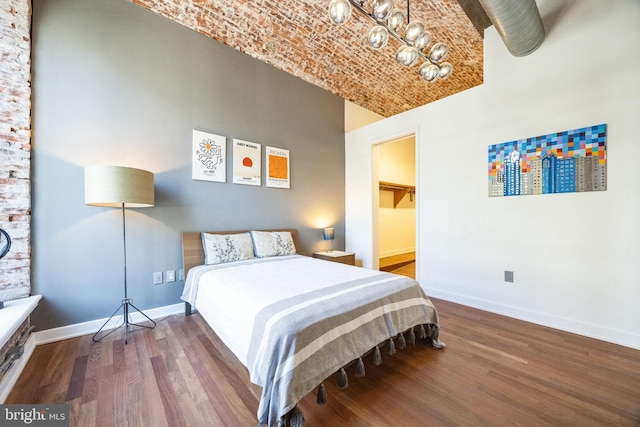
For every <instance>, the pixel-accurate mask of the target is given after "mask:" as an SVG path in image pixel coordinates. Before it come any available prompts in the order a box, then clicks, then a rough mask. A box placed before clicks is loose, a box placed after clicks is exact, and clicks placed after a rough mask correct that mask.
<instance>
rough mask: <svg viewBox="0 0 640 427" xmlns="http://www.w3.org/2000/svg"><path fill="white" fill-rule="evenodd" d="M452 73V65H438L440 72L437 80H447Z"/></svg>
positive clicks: (446, 63) (444, 63)
mask: <svg viewBox="0 0 640 427" xmlns="http://www.w3.org/2000/svg"><path fill="white" fill-rule="evenodd" d="M452 72H453V65H451V64H449V63H448V62H443V63H442V64H440V71H439V72H438V78H440V79H443V80H444V79H446V78H448V77H449V76H450V75H451V73H452Z"/></svg>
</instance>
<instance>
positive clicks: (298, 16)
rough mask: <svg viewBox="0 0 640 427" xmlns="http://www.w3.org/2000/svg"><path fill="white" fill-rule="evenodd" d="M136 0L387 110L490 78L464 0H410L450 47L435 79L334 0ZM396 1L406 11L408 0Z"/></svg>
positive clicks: (353, 99)
mask: <svg viewBox="0 0 640 427" xmlns="http://www.w3.org/2000/svg"><path fill="white" fill-rule="evenodd" d="M130 1H132V2H133V3H135V4H138V5H140V6H142V7H144V8H146V9H149V10H151V11H153V12H156V13H158V14H160V15H162V16H164V17H167V18H169V19H171V20H172V21H175V22H178V23H180V24H182V25H184V26H186V27H188V28H191V29H193V30H195V31H197V32H199V33H202V34H204V35H206V36H208V37H211V38H213V39H216V40H218V41H220V42H222V43H224V44H226V45H228V46H231V47H233V48H235V49H237V50H239V51H241V52H244V53H246V54H248V55H250V56H252V57H254V58H256V59H259V60H261V61H263V62H266V63H268V64H271V65H273V66H274V67H276V68H278V69H280V70H283V71H285V72H287V73H289V74H292V75H294V76H297V77H300V78H301V79H303V80H305V81H307V82H309V83H311V84H314V85H316V86H319V87H321V88H324V89H326V90H328V91H330V92H332V93H335V94H336V95H338V96H340V97H342V98H345V99H348V100H349V101H351V102H353V103H355V104H357V105H360V106H362V107H364V108H366V109H368V110H371V111H374V112H376V113H378V114H380V115H382V116H385V117H388V116H392V115H395V114H398V113H401V112H403V111H407V110H410V109H412V108H416V107H419V106H421V105H424V104H427V103H429V102H433V101H436V100H438V99H441V98H444V97H447V96H449V95H453V94H455V93H458V92H461V91H463V90H466V89H469V88H472V87H474V86H477V85H480V84H482V78H483V43H482V35H481V33H480V32H479V31H478V30H476V28H475V27H474V25H473V24H472V22H471V21H470V20H469V18H468V17H467V15H466V14H465V12H464V10H463V9H462V7H461V6H460V5H459V3H458V1H457V0H414V1H411V3H410V13H411V17H410V18H411V20H412V21H413V20H417V19H419V20H422V21H423V22H424V24H425V27H426V28H427V30H428V31H430V32H431V35H432V40H433V41H434V42H437V41H442V42H444V43H446V44H447V45H448V46H449V55H448V56H447V59H446V61H448V62H450V63H451V64H452V65H453V74H452V75H451V77H449V78H448V79H447V80H438V81H436V82H434V83H428V82H426V81H424V80H423V79H422V78H420V76H419V74H418V66H417V65H416V66H414V67H412V68H405V67H403V66H401V65H399V64H398V63H397V62H396V60H395V51H396V49H397V47H398V46H399V44H398V41H396V40H395V39H393V38H392V37H390V38H389V43H388V45H387V46H386V47H385V48H383V49H381V50H374V49H372V48H370V47H369V46H368V45H367V44H366V34H367V31H368V29H369V28H370V27H371V21H370V20H369V19H367V18H366V17H365V16H363V15H362V14H361V13H359V12H357V11H356V10H355V9H354V11H353V12H352V16H351V19H350V20H349V22H347V23H346V24H344V25H342V26H336V25H334V24H333V23H332V22H331V21H330V20H329V17H328V4H329V0H289V1H285V0H130ZM395 3H396V6H398V7H399V8H401V9H402V10H403V11H405V12H406V9H407V7H406V2H405V1H398V0H395ZM461 3H462V4H464V3H465V2H462V1H461Z"/></svg>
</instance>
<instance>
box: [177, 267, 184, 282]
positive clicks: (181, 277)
mask: <svg viewBox="0 0 640 427" xmlns="http://www.w3.org/2000/svg"><path fill="white" fill-rule="evenodd" d="M178 280H184V270H183V269H182V268H181V269H180V270H178Z"/></svg>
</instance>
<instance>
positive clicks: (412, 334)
mask: <svg viewBox="0 0 640 427" xmlns="http://www.w3.org/2000/svg"><path fill="white" fill-rule="evenodd" d="M409 342H410V343H411V345H412V346H414V347H415V345H416V333H415V331H414V330H413V328H410V329H409Z"/></svg>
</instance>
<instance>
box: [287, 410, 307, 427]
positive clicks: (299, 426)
mask: <svg viewBox="0 0 640 427" xmlns="http://www.w3.org/2000/svg"><path fill="white" fill-rule="evenodd" d="M288 415H289V427H303V426H304V415H303V414H302V411H301V410H300V408H298V405H296V406H294V407H293V409H292V410H291V412H289V414H288Z"/></svg>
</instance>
